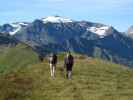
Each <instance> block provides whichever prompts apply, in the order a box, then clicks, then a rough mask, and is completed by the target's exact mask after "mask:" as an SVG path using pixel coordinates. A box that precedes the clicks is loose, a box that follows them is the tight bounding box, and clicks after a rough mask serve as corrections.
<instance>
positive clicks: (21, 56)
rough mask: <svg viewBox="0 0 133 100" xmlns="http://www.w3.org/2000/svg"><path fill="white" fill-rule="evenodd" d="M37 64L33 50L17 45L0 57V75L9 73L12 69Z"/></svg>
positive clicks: (5, 50)
mask: <svg viewBox="0 0 133 100" xmlns="http://www.w3.org/2000/svg"><path fill="white" fill-rule="evenodd" d="M37 62H38V56H37V54H36V53H35V52H33V50H32V49H31V48H30V47H28V46H26V45H24V44H18V45H17V46H16V47H14V48H7V49H4V51H3V52H1V55H0V73H3V72H5V71H9V69H13V67H15V69H16V67H25V66H27V65H29V64H35V63H37Z"/></svg>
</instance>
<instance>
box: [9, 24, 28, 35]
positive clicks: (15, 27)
mask: <svg viewBox="0 0 133 100" xmlns="http://www.w3.org/2000/svg"><path fill="white" fill-rule="evenodd" d="M10 25H11V26H12V27H13V31H11V32H9V34H10V35H15V34H16V33H17V32H18V31H20V30H21V28H22V27H26V26H27V25H28V23H24V22H20V23H12V24H10Z"/></svg>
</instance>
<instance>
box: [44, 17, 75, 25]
mask: <svg viewBox="0 0 133 100" xmlns="http://www.w3.org/2000/svg"><path fill="white" fill-rule="evenodd" d="M42 21H43V22H44V23H47V22H51V23H70V22H73V20H71V19H69V18H65V17H60V16H48V17H44V18H42Z"/></svg>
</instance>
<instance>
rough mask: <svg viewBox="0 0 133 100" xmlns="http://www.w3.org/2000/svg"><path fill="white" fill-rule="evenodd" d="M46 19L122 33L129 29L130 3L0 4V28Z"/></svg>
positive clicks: (21, 0)
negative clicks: (102, 26)
mask: <svg viewBox="0 0 133 100" xmlns="http://www.w3.org/2000/svg"><path fill="white" fill-rule="evenodd" d="M49 15H59V16H65V17H70V18H72V19H75V20H87V21H92V22H100V23H104V24H108V25H112V26H114V27H115V28H116V29H118V30H119V31H126V30H127V28H128V27H129V26H130V25H133V19H132V18H133V0H1V3H0V24H1V25H2V24H4V23H8V22H10V23H11V22H18V21H29V22H30V21H33V20H34V19H36V18H42V17H44V16H49Z"/></svg>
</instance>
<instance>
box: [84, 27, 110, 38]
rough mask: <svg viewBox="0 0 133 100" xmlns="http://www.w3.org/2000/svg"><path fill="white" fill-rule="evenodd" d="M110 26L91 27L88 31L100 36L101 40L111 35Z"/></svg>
mask: <svg viewBox="0 0 133 100" xmlns="http://www.w3.org/2000/svg"><path fill="white" fill-rule="evenodd" d="M110 28H111V27H110V26H102V27H89V28H87V31H91V32H93V33H95V34H97V35H99V36H100V37H101V38H103V37H105V36H107V35H109V34H110V32H109V30H110Z"/></svg>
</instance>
